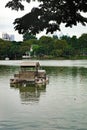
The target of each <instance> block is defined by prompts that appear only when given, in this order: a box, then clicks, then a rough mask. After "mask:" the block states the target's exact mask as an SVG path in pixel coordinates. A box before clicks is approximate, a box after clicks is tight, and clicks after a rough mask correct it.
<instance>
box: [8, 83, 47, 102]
mask: <svg viewBox="0 0 87 130" xmlns="http://www.w3.org/2000/svg"><path fill="white" fill-rule="evenodd" d="M10 87H11V88H14V89H18V90H19V93H20V98H21V101H22V103H23V104H28V103H33V102H34V103H37V102H38V101H39V99H40V95H42V94H45V92H46V85H34V84H33V85H32V84H27V85H25V84H24V83H22V84H13V85H10Z"/></svg>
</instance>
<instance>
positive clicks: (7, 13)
mask: <svg viewBox="0 0 87 130" xmlns="http://www.w3.org/2000/svg"><path fill="white" fill-rule="evenodd" d="M8 1H10V0H0V38H2V33H8V34H13V35H14V36H15V41H22V35H21V34H18V32H17V31H15V30H14V25H13V22H14V19H16V18H18V17H19V18H20V17H22V16H23V15H25V14H26V13H28V12H29V11H30V10H31V9H32V7H36V6H38V5H39V4H38V2H32V3H31V4H28V3H24V4H25V10H24V11H18V12H17V11H14V10H11V9H10V8H5V4H6V3H7V2H8ZM83 15H84V16H87V13H86V14H83ZM83 33H87V25H86V26H82V25H81V24H78V26H73V27H72V28H69V27H68V28H65V27H64V25H63V24H61V31H57V32H54V35H58V37H59V36H61V35H68V36H73V35H76V36H77V37H80V36H81V34H83ZM42 35H45V33H44V32H42V33H40V34H38V35H37V37H38V38H39V37H41V36H42ZM48 35H49V36H51V34H50V33H49V34H48Z"/></svg>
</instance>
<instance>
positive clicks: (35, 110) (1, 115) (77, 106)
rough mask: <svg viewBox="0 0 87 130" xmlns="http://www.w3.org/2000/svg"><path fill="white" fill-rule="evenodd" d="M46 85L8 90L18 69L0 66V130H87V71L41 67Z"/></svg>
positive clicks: (82, 68) (76, 68)
mask: <svg viewBox="0 0 87 130" xmlns="http://www.w3.org/2000/svg"><path fill="white" fill-rule="evenodd" d="M44 68H45V69H46V71H47V74H48V76H49V84H47V85H46V86H43V87H34V86H27V87H23V86H22V85H19V86H10V82H9V80H10V78H12V77H13V74H14V73H17V72H18V71H19V67H17V66H0V130H87V68H84V67H73V66H71V67H62V66H61V67H44Z"/></svg>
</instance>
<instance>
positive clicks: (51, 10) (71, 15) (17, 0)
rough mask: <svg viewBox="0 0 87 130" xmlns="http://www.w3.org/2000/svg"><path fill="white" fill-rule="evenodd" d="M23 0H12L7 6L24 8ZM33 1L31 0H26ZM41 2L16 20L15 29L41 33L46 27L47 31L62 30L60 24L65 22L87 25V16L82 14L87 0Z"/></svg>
mask: <svg viewBox="0 0 87 130" xmlns="http://www.w3.org/2000/svg"><path fill="white" fill-rule="evenodd" d="M22 1H23V0H12V1H10V2H8V4H7V5H6V7H11V8H12V9H16V10H18V9H21V10H23V9H24V6H23V5H22V4H21V2H22ZM25 1H26V2H28V3H29V2H31V0H25ZM38 1H40V2H41V4H40V5H39V7H38V8H33V9H32V10H31V12H30V13H28V14H26V15H25V16H23V17H21V18H17V19H16V20H15V21H14V25H15V30H18V32H19V33H22V34H23V33H25V32H29V33H32V34H36V33H39V32H40V31H43V30H44V29H46V32H47V33H48V32H51V33H53V32H54V31H56V30H60V24H61V23H65V26H66V27H72V26H73V25H77V23H81V24H82V25H86V23H87V18H85V17H83V16H82V15H81V13H80V12H81V11H82V12H87V0H38Z"/></svg>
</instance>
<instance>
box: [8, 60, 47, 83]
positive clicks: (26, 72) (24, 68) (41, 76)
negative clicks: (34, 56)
mask: <svg viewBox="0 0 87 130" xmlns="http://www.w3.org/2000/svg"><path fill="white" fill-rule="evenodd" d="M20 68H21V69H20V71H19V73H18V74H14V78H13V79H10V83H11V84H17V83H25V84H27V83H28V84H46V83H47V82H48V76H47V75H46V71H45V70H41V69H40V64H39V62H22V63H21V64H20Z"/></svg>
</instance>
